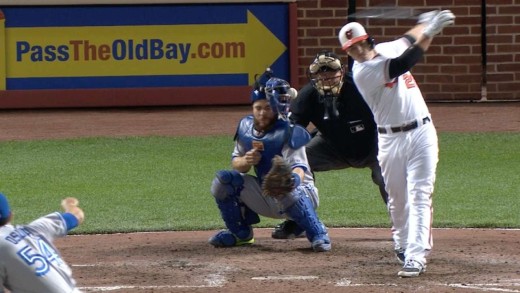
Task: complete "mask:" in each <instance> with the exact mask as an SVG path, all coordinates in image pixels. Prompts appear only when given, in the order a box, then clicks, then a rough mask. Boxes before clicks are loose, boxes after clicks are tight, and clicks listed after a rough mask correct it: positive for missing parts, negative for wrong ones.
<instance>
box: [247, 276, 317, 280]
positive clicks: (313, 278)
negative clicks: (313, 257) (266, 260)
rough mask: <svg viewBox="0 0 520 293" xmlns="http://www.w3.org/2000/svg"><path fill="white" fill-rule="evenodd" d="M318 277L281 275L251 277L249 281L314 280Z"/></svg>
mask: <svg viewBox="0 0 520 293" xmlns="http://www.w3.org/2000/svg"><path fill="white" fill-rule="evenodd" d="M318 278H319V277H318V276H297V275H281V276H264V277H252V278H251V280H257V281H273V280H286V281H289V280H315V279H318Z"/></svg>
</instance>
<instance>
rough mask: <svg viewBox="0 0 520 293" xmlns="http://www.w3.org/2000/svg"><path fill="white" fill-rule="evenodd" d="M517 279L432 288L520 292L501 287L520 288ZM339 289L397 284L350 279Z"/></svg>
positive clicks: (342, 281)
mask: <svg viewBox="0 0 520 293" xmlns="http://www.w3.org/2000/svg"><path fill="white" fill-rule="evenodd" d="M516 281H517V280H516V279H513V280H504V281H502V282H500V283H489V284H444V283H438V284H432V286H440V287H442V286H448V287H453V288H461V289H475V290H481V291H495V292H520V290H517V289H508V288H500V287H520V283H519V282H516ZM336 286H337V287H371V286H397V284H392V283H390V284H376V283H368V284H356V283H352V281H351V280H349V279H340V280H339V281H338V282H336Z"/></svg>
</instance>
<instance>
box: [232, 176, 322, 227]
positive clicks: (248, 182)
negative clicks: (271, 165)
mask: <svg viewBox="0 0 520 293" xmlns="http://www.w3.org/2000/svg"><path fill="white" fill-rule="evenodd" d="M242 177H243V178H244V189H242V192H241V193H240V201H241V202H243V203H244V204H245V205H246V206H247V207H248V208H250V209H251V210H253V211H254V212H255V213H257V214H259V215H261V216H264V217H268V218H273V219H288V216H287V215H286V214H284V213H283V210H284V208H287V207H282V206H281V205H280V203H279V202H278V201H276V200H275V199H274V198H272V197H269V196H264V195H263V194H262V189H261V187H260V184H259V183H258V180H257V179H256V177H255V176H252V175H249V174H242ZM292 193H293V194H292V195H288V196H293V197H294V198H298V197H299V196H308V197H309V198H310V200H311V202H312V204H313V206H314V209H317V208H318V205H319V197H318V189H317V188H316V187H315V186H314V184H311V183H307V184H300V186H298V187H297V188H296V189H295V190H294V191H293V192H292Z"/></svg>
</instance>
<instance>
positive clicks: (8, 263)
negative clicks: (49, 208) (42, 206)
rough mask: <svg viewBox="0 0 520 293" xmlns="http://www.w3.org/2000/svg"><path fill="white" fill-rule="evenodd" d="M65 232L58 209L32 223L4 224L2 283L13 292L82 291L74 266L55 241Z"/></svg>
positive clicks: (0, 247) (0, 265) (0, 263)
mask: <svg viewBox="0 0 520 293" xmlns="http://www.w3.org/2000/svg"><path fill="white" fill-rule="evenodd" d="M65 235H67V224H66V221H65V219H64V218H63V216H62V214H61V213H58V212H56V213H52V214H49V215H47V216H44V217H41V218H39V219H37V220H35V221H33V222H32V223H30V224H28V225H20V226H13V225H11V224H8V225H5V226H2V227H0V285H3V286H4V287H5V288H7V289H8V290H9V291H11V292H12V293H79V292H80V291H79V290H78V289H76V282H75V281H74V279H73V278H72V273H71V269H70V267H69V266H68V265H67V264H66V263H65V261H64V260H63V259H62V258H61V256H60V254H59V252H58V250H57V249H56V247H55V246H54V245H53V244H52V243H53V241H54V239H55V238H57V237H63V236H65ZM0 292H4V291H3V289H2V286H0Z"/></svg>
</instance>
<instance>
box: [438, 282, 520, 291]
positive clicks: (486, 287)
mask: <svg viewBox="0 0 520 293" xmlns="http://www.w3.org/2000/svg"><path fill="white" fill-rule="evenodd" d="M448 286H449V287H453V288H462V289H474V290H481V291H495V292H520V290H516V289H507V288H499V287H497V286H503V287H520V283H496V284H448Z"/></svg>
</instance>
